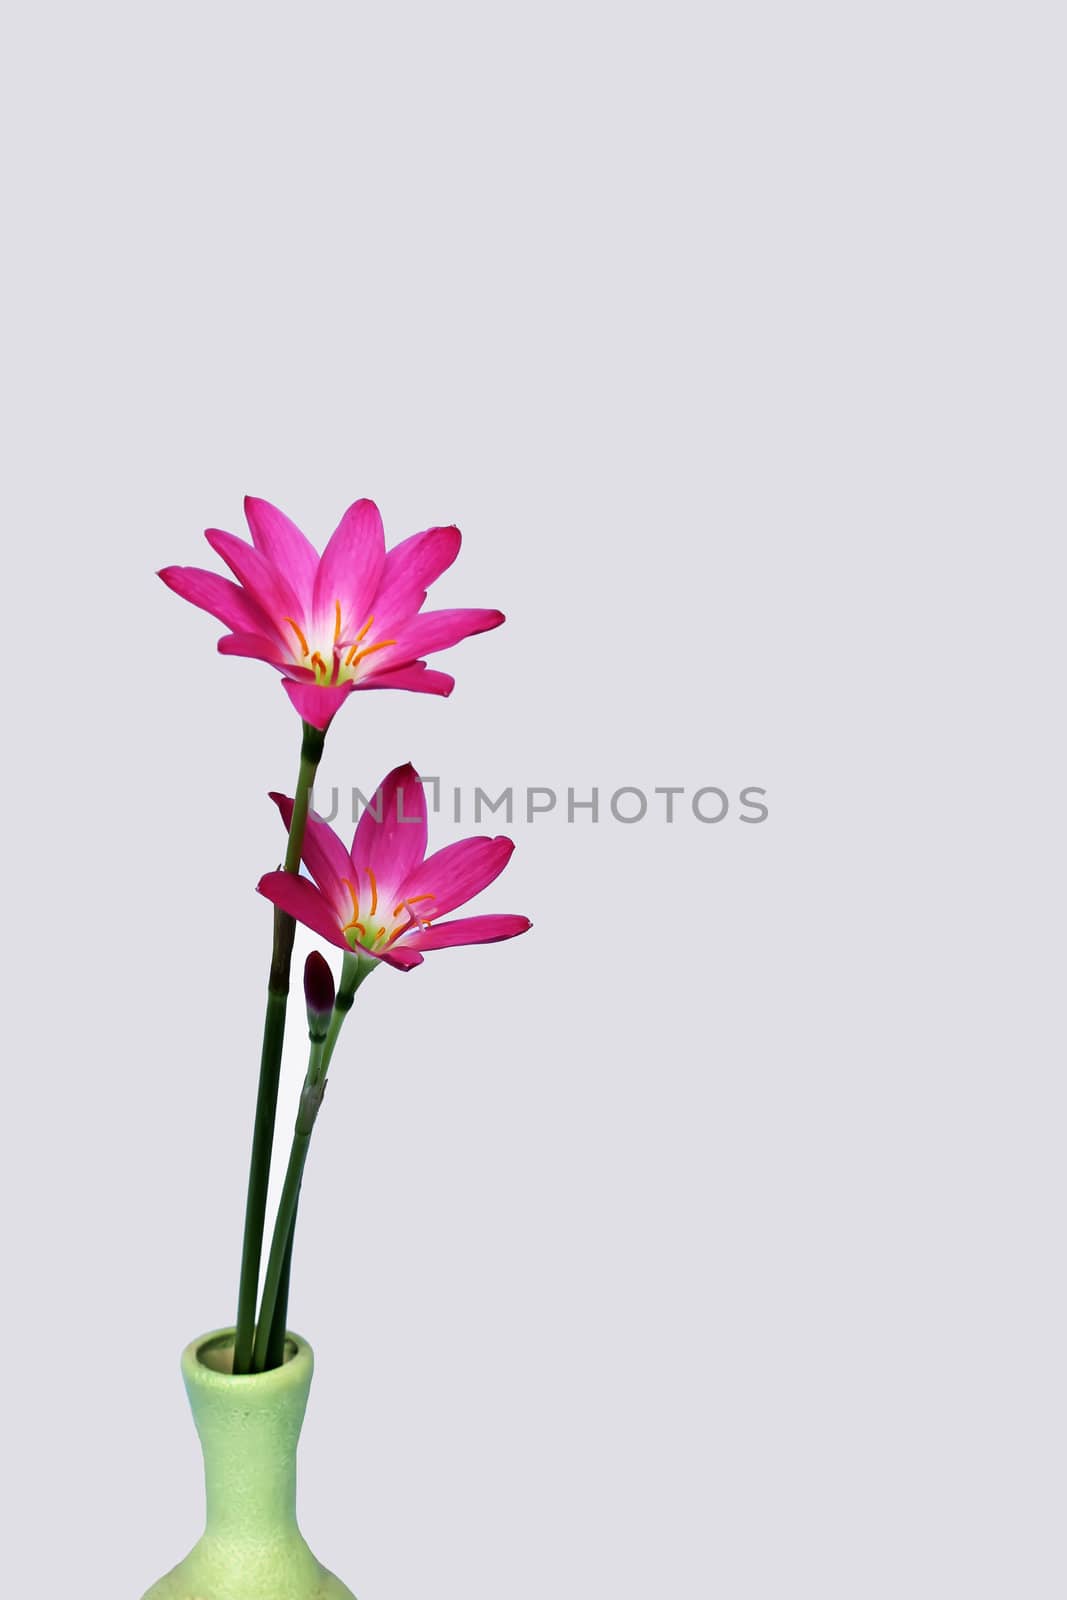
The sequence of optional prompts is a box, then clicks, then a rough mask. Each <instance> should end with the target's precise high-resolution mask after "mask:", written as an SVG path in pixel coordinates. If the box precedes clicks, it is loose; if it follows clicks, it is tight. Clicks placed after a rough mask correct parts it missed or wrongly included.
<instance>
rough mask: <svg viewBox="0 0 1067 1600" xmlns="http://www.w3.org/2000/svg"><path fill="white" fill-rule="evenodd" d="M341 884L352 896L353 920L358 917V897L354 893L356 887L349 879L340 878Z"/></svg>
mask: <svg viewBox="0 0 1067 1600" xmlns="http://www.w3.org/2000/svg"><path fill="white" fill-rule="evenodd" d="M341 882H342V883H343V884H344V886H345V888H346V889H347V890H348V892H349V894H350V895H351V896H352V916H353V919H355V918H356V917H358V916H359V895H358V894H357V893H356V886H355V884H354V883H352V882H351V880H350V879H349V878H342V879H341Z"/></svg>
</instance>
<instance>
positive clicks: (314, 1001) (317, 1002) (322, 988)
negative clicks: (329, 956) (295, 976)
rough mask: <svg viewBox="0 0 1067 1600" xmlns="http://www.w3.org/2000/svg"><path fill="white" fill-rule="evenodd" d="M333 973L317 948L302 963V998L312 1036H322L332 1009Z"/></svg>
mask: <svg viewBox="0 0 1067 1600" xmlns="http://www.w3.org/2000/svg"><path fill="white" fill-rule="evenodd" d="M333 995H334V988H333V973H332V972H331V971H330V964H329V962H328V961H327V960H326V959H325V957H324V956H321V955H320V954H319V952H318V951H317V950H313V951H312V952H311V954H310V955H309V956H308V958H307V960H306V961H305V963H304V999H305V1000H306V1001H307V1012H308V1031H309V1032H310V1033H311V1035H312V1037H313V1038H319V1037H324V1036H325V1032H326V1025H327V1023H328V1022H329V1020H330V1013H331V1012H332V1011H333Z"/></svg>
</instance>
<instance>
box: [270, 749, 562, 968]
mask: <svg viewBox="0 0 1067 1600" xmlns="http://www.w3.org/2000/svg"><path fill="white" fill-rule="evenodd" d="M271 799H272V800H273V801H274V802H275V804H276V805H277V807H278V809H279V811H280V812H281V814H282V820H283V822H284V823H285V825H286V827H287V828H288V826H289V823H290V820H291V818H292V814H293V802H292V800H290V799H287V798H286V797H285V796H284V795H280V794H272V795H271ZM426 843H427V829H426V795H425V792H424V790H423V787H422V784H421V782H420V781H419V775H418V773H417V772H416V771H415V768H414V767H413V766H411V764H410V763H408V764H406V765H405V766H402V767H396V768H394V770H393V771H392V772H390V773H389V775H388V777H387V778H385V779H384V780H383V781H382V783H381V785H380V787H379V789H378V791H377V794H376V795H375V797H374V801H373V802H372V804H371V805H370V806H369V807H368V808H367V810H366V811H364V813H363V815H362V817H361V818H360V820H359V825H358V827H357V828H356V832H355V837H354V838H353V840H352V848H351V849H348V848H346V846H345V845H344V844H343V843H342V842H341V840H340V839H339V838H338V836H337V834H336V833H334V831H333V829H332V828H331V827H330V826H329V824H328V823H325V822H323V821H322V820H321V819H320V818H317V817H315V816H314V814H312V816H310V817H309V818H308V824H307V831H306V833H305V835H304V848H303V861H304V865H305V866H306V867H307V869H308V871H309V873H310V874H311V877H310V879H309V878H302V877H296V876H294V875H293V874H292V873H289V872H268V873H267V874H266V876H265V877H263V878H261V879H260V881H259V885H258V888H259V892H260V894H263V895H266V897H267V899H268V900H270V901H272V902H273V903H274V905H276V906H278V907H279V908H280V909H281V910H282V911H286V912H288V914H289V915H290V916H291V917H295V918H296V920H297V921H298V922H302V923H303V924H304V926H305V927H307V928H310V929H311V931H312V932H313V933H317V934H319V935H320V937H321V938H323V939H328V940H329V941H330V943H331V944H335V945H337V946H338V947H339V949H341V950H349V951H357V952H362V953H364V954H366V955H371V956H374V957H375V958H376V959H377V960H379V961H385V962H387V963H388V965H389V966H391V967H399V968H400V969H401V970H402V971H407V970H408V969H409V968H411V967H417V966H418V965H419V963H420V962H421V961H422V957H423V952H424V951H425V950H443V949H445V948H447V946H449V945H457V944H490V943H492V942H494V941H496V940H498V939H513V938H515V936H516V934H520V933H525V932H526V930H527V929H528V928H529V927H530V920H529V918H528V917H520V916H500V915H497V916H481V917H457V918H455V919H453V920H452V921H451V922H440V921H439V920H438V919H439V918H441V917H443V916H445V915H447V913H448V912H449V911H454V910H455V909H456V907H457V906H462V905H465V904H466V902H467V901H468V900H471V899H473V897H474V896H475V895H476V894H479V893H480V892H481V890H482V889H484V888H486V887H487V885H489V884H490V883H492V881H493V879H494V878H496V877H498V876H499V874H500V873H501V872H503V870H504V868H505V867H506V866H507V863H508V861H509V860H510V858H511V853H512V851H513V850H514V848H515V846H514V844H513V843H512V841H511V840H510V839H506V838H504V837H503V836H501V837H499V838H496V839H490V838H484V837H483V838H474V839H460V840H459V841H458V842H457V843H456V844H450V845H446V846H445V848H444V849H443V850H438V851H436V852H435V854H434V855H432V856H427V855H426Z"/></svg>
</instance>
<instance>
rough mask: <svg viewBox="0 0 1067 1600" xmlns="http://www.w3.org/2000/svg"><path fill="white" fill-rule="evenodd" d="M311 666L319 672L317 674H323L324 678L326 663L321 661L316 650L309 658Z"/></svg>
mask: <svg viewBox="0 0 1067 1600" xmlns="http://www.w3.org/2000/svg"><path fill="white" fill-rule="evenodd" d="M311 665H312V666H313V667H316V668H317V669H318V670H319V672H321V673H322V674H323V676H324V677H325V676H326V663H325V661H324V660H323V659H322V657H321V656H320V655H319V652H318V651H317V650H316V651H315V654H314V655H313V656H312V658H311Z"/></svg>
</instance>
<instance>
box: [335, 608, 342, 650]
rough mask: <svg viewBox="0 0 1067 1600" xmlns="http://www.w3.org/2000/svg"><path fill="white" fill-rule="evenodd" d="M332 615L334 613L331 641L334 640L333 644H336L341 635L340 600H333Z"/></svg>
mask: <svg viewBox="0 0 1067 1600" xmlns="http://www.w3.org/2000/svg"><path fill="white" fill-rule="evenodd" d="M333 615H334V624H333V642H334V644H336V643H337V641H338V639H339V638H340V637H341V602H340V600H335V601H334V603H333Z"/></svg>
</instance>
